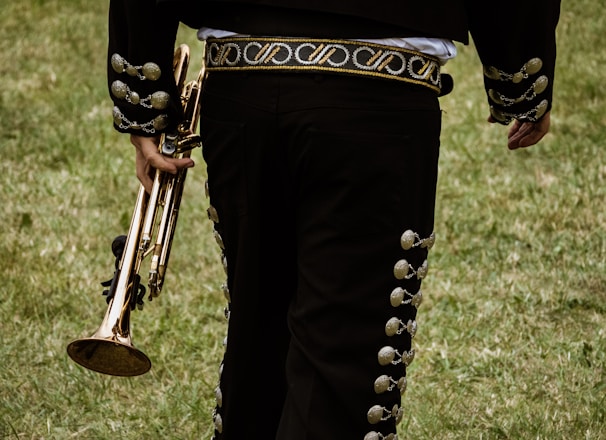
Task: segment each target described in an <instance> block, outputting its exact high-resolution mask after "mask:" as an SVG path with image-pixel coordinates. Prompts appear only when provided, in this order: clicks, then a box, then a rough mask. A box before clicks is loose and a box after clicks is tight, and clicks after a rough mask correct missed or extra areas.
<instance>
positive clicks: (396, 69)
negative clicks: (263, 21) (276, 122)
mask: <svg viewBox="0 0 606 440" xmlns="http://www.w3.org/2000/svg"><path fill="white" fill-rule="evenodd" d="M206 69H207V71H209V72H213V71H235V70H240V71H244V70H261V71H287V72H288V71H290V72H302V71H307V72H332V73H338V74H347V75H361V76H368V77H376V78H384V79H391V80H396V81H403V82H407V83H411V84H417V85H421V86H425V87H428V88H430V89H432V90H434V91H435V92H436V93H438V94H440V92H441V88H442V81H441V75H440V62H439V60H438V59H437V58H435V57H432V56H429V55H425V54H423V53H421V52H417V51H414V50H408V49H403V48H398V47H393V46H385V45H381V44H375V43H368V42H361V41H352V40H335V39H317V38H273V37H229V38H209V39H208V40H207V41H206Z"/></svg>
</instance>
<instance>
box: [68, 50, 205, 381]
mask: <svg viewBox="0 0 606 440" xmlns="http://www.w3.org/2000/svg"><path fill="white" fill-rule="evenodd" d="M189 60H190V54H189V47H188V46H187V45H185V44H182V45H180V46H179V47H178V48H177V49H176V50H175V55H174V58H173V70H174V75H175V81H176V83H177V87H178V89H179V93H180V97H181V105H182V108H183V116H184V117H183V120H182V122H181V123H180V124H179V125H178V127H177V131H176V132H175V133H168V134H165V135H163V137H162V142H161V147H160V148H161V152H162V153H163V154H165V155H168V156H171V157H177V158H180V157H189V156H190V154H191V150H193V149H194V148H196V147H201V145H202V144H201V140H200V136H199V135H198V134H196V133H197V126H198V122H199V119H200V95H201V91H202V83H203V80H204V77H205V66H204V64H203V65H202V68H201V69H200V72H199V74H198V77H197V79H196V80H192V81H190V82H187V83H186V76H187V70H188V66H189ZM186 175H187V169H182V170H179V171H178V172H177V174H174V175H173V174H170V173H166V172H162V171H159V170H156V175H155V177H154V183H153V187H152V190H151V191H150V193H149V194H148V193H147V192H146V191H145V189H144V188H143V185H141V186H140V188H139V193H138V195H137V201H136V204H135V209H134V212H133V216H132V218H131V224H130V228H129V231H128V235H127V236H126V237H124V236H121V237H118V238H116V240H114V243H113V244H112V250H113V252H114V255H115V256H116V262H117V263H116V271H115V272H114V277H113V279H112V281H111V284H110V285H109V290H108V291H106V292H104V293H107V297H108V308H107V311H106V313H105V317H104V319H103V321H102V323H101V325H100V326H99V328H98V329H97V331H96V332H95V333H94V334H93V335H92V336H91V337H89V338H83V339H76V340H75V341H73V342H71V343H70V344H69V345H68V346H67V353H68V355H69V356H70V358H71V359H72V360H74V361H75V362H76V363H78V364H80V365H82V366H84V367H86V368H88V369H90V370H93V371H96V372H98V373H103V374H109V375H113V376H137V375H140V374H144V373H146V372H147V371H149V369H150V368H151V361H150V360H149V358H148V357H147V356H146V355H145V354H144V353H143V352H142V351H140V350H138V349H137V348H135V347H134V346H133V344H132V340H131V331H130V312H131V310H134V308H135V307H136V306H137V305H139V306H141V305H142V296H144V295H145V288H144V287H143V286H141V285H140V276H139V269H140V267H141V264H142V262H143V260H144V259H145V258H147V257H148V256H151V257H150V270H149V279H148V287H149V299H150V300H151V299H152V298H154V297H156V296H158V295H159V294H160V292H161V290H162V287H163V284H164V278H165V274H166V268H167V265H168V259H169V256H170V249H171V245H172V240H173V235H174V232H175V228H176V224H177V217H178V214H179V206H180V203H181V196H182V194H183V186H184V183H185V177H186ZM154 234H155V237H156V238H155V240H154V238H153V237H154Z"/></svg>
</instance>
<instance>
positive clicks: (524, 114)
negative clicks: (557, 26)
mask: <svg viewBox="0 0 606 440" xmlns="http://www.w3.org/2000/svg"><path fill="white" fill-rule="evenodd" d="M550 83H551V81H550V79H549V77H548V76H547V75H545V74H544V73H543V61H542V60H541V59H540V58H531V59H530V60H528V61H527V62H526V63H524V64H523V65H522V66H521V67H520V69H519V70H518V71H517V72H506V71H503V70H500V69H498V68H496V67H494V66H486V65H485V66H484V84H485V86H486V91H487V94H488V101H489V104H490V114H491V115H492V117H493V118H494V119H495V120H496V121H497V122H499V123H501V124H505V125H506V124H509V123H510V122H511V121H512V120H513V119H517V120H520V121H530V122H535V121H538V120H539V119H540V118H541V117H542V116H543V115H544V114H545V113H546V112H547V111H548V110H549V109H550V107H551V102H550V100H551V87H550Z"/></svg>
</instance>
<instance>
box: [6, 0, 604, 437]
mask: <svg viewBox="0 0 606 440" xmlns="http://www.w3.org/2000/svg"><path fill="white" fill-rule="evenodd" d="M107 3H108V2H101V1H93V0H70V1H59V0H24V1H20V2H9V1H8V0H0V10H1V11H2V13H1V14H0V59H1V61H2V62H1V63H0V78H1V80H2V87H1V88H0V97H1V98H0V127H1V135H0V151H1V152H2V156H3V157H2V161H1V162H0V185H1V188H2V193H1V195H0V198H1V201H2V209H0V225H1V227H0V439H14V440H16V439H32V440H33V439H36V440H39V439H58V440H63V439H72V438H73V439H92V440H97V439H100V440H104V439H110V438H120V439H127V440H131V439H132V440H135V439H137V440H139V439H154V440H155V439H171V440H172V439H183V440H188V439H205V438H206V439H207V438H209V437H210V432H211V429H210V426H211V411H212V408H213V406H214V392H213V389H214V387H215V383H216V378H217V367H218V363H219V359H220V357H221V355H222V350H223V347H222V339H223V336H224V333H225V319H224V317H223V307H224V299H223V295H222V293H221V289H220V285H221V283H222V282H223V272H222V271H223V269H222V267H221V266H220V264H219V254H218V252H217V250H216V245H215V243H214V240H213V239H212V234H211V225H210V223H209V221H208V220H207V219H206V214H205V211H206V208H207V206H206V204H207V201H206V199H205V197H204V189H203V186H204V180H205V176H204V173H205V171H204V164H203V162H202V160H201V158H200V157H199V153H197V159H198V160H197V162H198V166H197V167H195V168H194V169H192V170H190V172H189V174H188V182H187V183H188V185H187V187H186V194H185V196H184V205H183V207H182V211H181V216H180V220H179V222H180V223H179V229H178V230H177V234H176V237H175V243H174V246H173V252H172V254H171V255H172V256H171V269H170V270H171V272H170V273H169V275H168V278H167V281H166V283H167V284H166V288H165V291H164V292H163V294H162V296H161V297H160V298H159V299H158V301H154V302H152V303H149V304H147V305H146V307H145V309H144V310H143V312H135V313H134V314H133V333H134V336H133V338H134V339H133V340H134V343H135V345H136V346H137V347H139V348H141V349H142V350H143V351H145V352H146V353H147V354H148V355H149V356H150V357H151V358H152V361H153V368H152V370H151V372H150V373H148V374H146V375H144V376H140V377H136V378H115V377H109V376H102V375H99V374H96V373H92V372H90V371H88V370H85V369H83V368H81V367H79V366H78V365H76V364H74V363H73V362H72V361H71V360H69V359H68V357H67V355H66V353H65V347H66V345H67V344H68V343H69V342H70V341H71V340H72V339H74V338H77V337H81V336H89V335H90V334H92V332H93V331H94V330H95V329H96V327H97V326H98V325H99V324H100V323H101V319H102V315H103V313H104V312H105V302H104V300H103V297H102V296H101V291H102V288H101V286H100V284H99V283H100V282H101V281H104V280H106V279H108V278H111V275H112V273H113V257H112V255H111V250H110V245H111V240H112V239H113V237H114V236H116V235H119V234H121V233H124V232H125V230H126V229H127V227H128V223H129V221H130V216H131V210H132V207H133V205H134V200H135V196H136V191H137V185H138V184H137V181H136V179H135V177H134V171H133V170H134V167H133V160H134V154H133V149H132V147H131V146H130V144H129V143H128V139H127V138H126V137H124V136H122V135H119V134H117V133H116V132H114V131H113V128H112V127H111V102H110V101H109V97H108V95H107V91H106V88H105V87H106V86H105V51H106V42H105V39H106V13H107ZM599 3H601V2H595V1H590V0H578V1H576V2H564V4H563V11H562V18H561V24H560V27H559V30H558V37H559V57H558V63H559V64H558V69H557V80H556V81H557V84H556V91H555V106H554V109H553V112H552V132H551V133H550V134H549V135H548V136H547V137H546V138H545V140H544V141H543V142H542V143H541V144H540V145H538V146H536V147H534V148H531V149H528V150H523V151H516V152H511V151H508V150H507V148H506V132H507V129H506V128H504V127H501V126H492V125H489V124H487V123H486V122H485V119H486V116H487V108H486V104H485V98H484V94H483V93H484V91H483V88H482V87H481V80H482V73H481V68H480V64H479V61H478V60H477V58H476V56H475V54H474V52H473V49H472V48H471V47H461V46H460V47H459V49H460V54H459V56H458V57H457V59H455V60H454V61H453V62H451V63H450V64H448V66H447V69H448V71H449V72H450V73H451V74H453V75H454V77H455V91H454V92H453V93H452V94H451V95H449V96H447V97H445V98H443V99H442V106H443V110H444V131H443V137H442V144H443V148H442V152H441V159H440V169H441V171H440V172H441V175H440V181H439V192H438V205H437V218H436V228H435V229H436V234H437V237H438V240H437V243H436V246H435V247H434V249H433V250H432V254H431V261H430V268H431V269H430V276H429V277H428V279H427V281H426V283H425V288H424V293H425V299H426V300H425V302H424V303H423V305H422V307H421V310H420V313H419V319H418V321H419V331H418V333H417V336H416V339H415V347H416V349H417V352H418V354H417V357H416V360H415V362H414V363H413V364H412V366H411V368H410V372H409V383H410V385H409V387H408V391H407V394H406V396H405V399H404V407H405V411H406V412H405V417H404V420H403V422H402V427H401V438H405V439H417V440H459V439H474V440H476V439H481V440H496V439H511V440H517V439H523V440H526V439H529V440H530V439H533V440H553V439H570V440H577V439H585V440H599V439H606V402H605V398H606V240H605V238H606V233H605V231H606V116H605V113H604V109H605V107H606V92H605V91H604V90H605V89H604V66H606V49H605V47H606V16H605V15H604V13H603V7H602V6H601V5H600V4H599ZM179 41H180V42H186V43H188V44H190V46H192V47H194V48H195V47H196V41H195V35H193V32H191V31H188V30H187V29H182V30H181V35H180V37H179ZM195 64H196V63H194V65H195ZM177 274H178V275H177ZM335 440H341V439H335Z"/></svg>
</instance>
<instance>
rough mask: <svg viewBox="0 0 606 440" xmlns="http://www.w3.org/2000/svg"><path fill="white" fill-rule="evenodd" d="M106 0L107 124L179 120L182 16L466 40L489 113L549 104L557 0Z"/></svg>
mask: <svg viewBox="0 0 606 440" xmlns="http://www.w3.org/2000/svg"><path fill="white" fill-rule="evenodd" d="M380 4H381V7H378V5H374V7H373V6H372V5H370V6H369V2H368V1H366V0H111V1H110V11H109V45H108V86H109V89H110V94H111V97H112V99H113V101H114V124H115V127H116V129H117V130H119V131H122V132H129V133H137V134H141V135H154V134H157V133H159V132H162V131H165V130H167V129H170V128H171V127H173V126H174V124H175V123H176V121H177V120H178V118H179V108H178V106H177V105H175V102H177V101H176V96H177V91H176V87H175V85H174V80H173V78H172V59H173V51H174V47H175V43H176V41H175V38H176V33H177V28H178V25H179V23H180V22H182V23H184V24H186V25H187V26H190V27H192V28H199V27H202V26H207V27H213V28H217V29H225V30H230V31H234V32H238V33H243V34H252V35H265V36H267V35H275V36H297V37H301V36H307V37H325V38H382V37H413V36H414V37H419V36H424V37H439V38H448V39H452V40H455V41H458V42H461V43H464V44H468V43H469V35H471V37H472V38H473V41H474V44H475V47H476V49H477V52H478V55H479V57H480V60H481V62H482V64H483V66H484V86H485V88H486V94H487V100H488V104H489V107H490V111H491V114H492V115H493V117H494V118H495V119H496V120H497V121H498V122H501V123H503V124H508V123H509V122H510V121H511V120H512V119H519V120H522V121H536V120H538V119H540V118H541V117H542V116H543V115H544V114H545V113H546V112H548V111H549V110H551V106H552V96H553V84H554V70H555V60H556V37H555V30H556V26H557V23H558V19H559V14H560V0H531V1H528V0H511V1H508V2H489V1H486V0H434V1H432V2H431V4H428V3H427V2H423V1H419V0H383V1H381V2H380Z"/></svg>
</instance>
